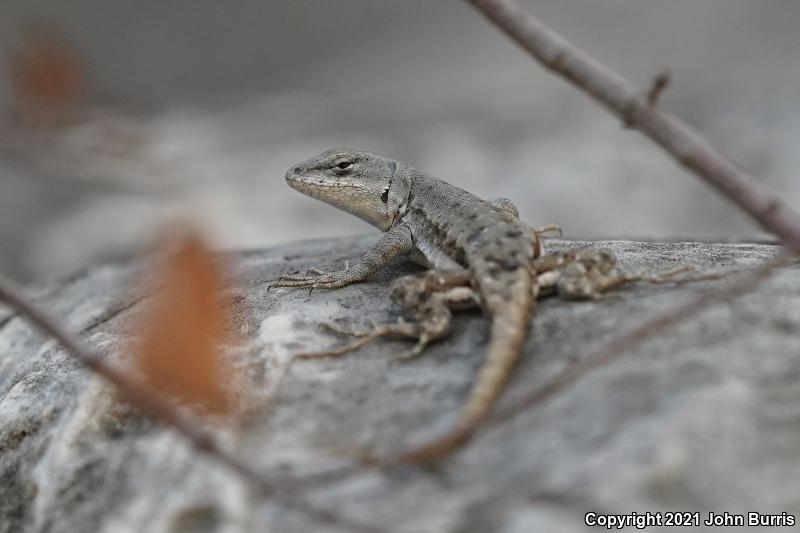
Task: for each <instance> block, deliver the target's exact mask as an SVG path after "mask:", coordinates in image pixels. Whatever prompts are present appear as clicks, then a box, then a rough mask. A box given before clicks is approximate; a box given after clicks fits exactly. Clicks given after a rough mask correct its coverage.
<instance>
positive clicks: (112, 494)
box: [0, 236, 800, 533]
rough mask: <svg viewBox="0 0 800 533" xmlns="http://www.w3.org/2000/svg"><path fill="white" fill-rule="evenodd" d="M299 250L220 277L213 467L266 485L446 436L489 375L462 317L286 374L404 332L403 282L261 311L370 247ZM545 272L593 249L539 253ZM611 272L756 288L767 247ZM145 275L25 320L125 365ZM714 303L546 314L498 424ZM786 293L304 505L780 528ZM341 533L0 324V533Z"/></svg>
mask: <svg viewBox="0 0 800 533" xmlns="http://www.w3.org/2000/svg"><path fill="white" fill-rule="evenodd" d="M372 240H373V239H372V236H370V237H368V238H351V239H340V240H333V241H324V242H321V241H312V242H304V243H299V244H297V243H296V244H291V245H286V246H283V247H277V248H270V249H266V250H259V251H252V252H243V253H236V254H231V255H230V259H231V264H232V265H233V269H234V274H235V279H236V280H237V281H236V284H235V288H234V289H233V291H234V292H235V295H236V301H237V302H238V303H237V307H238V309H239V310H240V312H241V313H240V314H241V330H242V332H243V337H244V338H245V344H244V345H243V346H241V347H239V348H236V349H231V350H229V356H230V358H231V360H232V361H233V363H234V364H235V365H236V366H238V367H239V368H240V369H241V370H242V371H243V372H244V374H245V375H246V376H247V377H248V380H249V385H248V386H247V387H246V390H242V391H240V392H241V394H242V396H244V397H246V398H247V400H248V405H249V406H250V407H249V409H248V412H247V413H246V416H245V417H244V418H243V420H244V422H243V423H242V424H241V427H239V429H238V430H236V431H234V430H232V429H226V430H220V436H221V438H222V440H223V441H224V442H225V443H226V446H228V447H231V448H235V449H238V450H240V451H239V453H240V455H242V456H243V457H246V458H247V460H248V461H249V462H250V463H252V464H253V465H254V468H259V469H260V470H261V471H263V472H266V473H268V474H270V475H278V474H280V475H282V476H284V477H286V476H294V475H303V474H308V473H312V472H318V471H322V470H325V469H326V468H329V467H332V466H334V465H338V464H342V462H343V460H342V458H341V456H340V455H337V452H336V450H341V449H346V448H348V447H349V448H352V447H368V448H370V449H375V450H378V451H381V452H384V453H389V452H395V451H399V450H401V449H404V448H405V447H407V446H409V445H411V444H413V443H417V442H420V441H421V440H424V439H426V438H429V437H431V436H433V435H434V434H436V432H438V431H442V430H443V429H445V428H446V427H447V425H448V423H449V422H451V421H452V419H453V416H454V414H455V413H456V411H457V409H458V407H459V405H460V404H461V402H462V401H463V399H464V397H465V395H466V393H467V391H468V389H469V387H470V384H471V382H472V379H473V377H474V376H475V372H476V369H477V368H478V367H479V365H480V364H481V361H482V359H483V349H484V347H485V341H486V338H485V337H486V332H487V327H486V323H485V321H484V320H483V318H482V317H481V315H480V314H479V313H467V314H463V315H459V317H458V318H457V320H456V322H455V327H454V331H453V335H452V336H451V337H450V338H449V339H448V340H447V341H445V342H441V343H439V344H437V345H435V346H432V347H430V348H429V349H428V351H427V353H426V355H425V356H424V357H422V358H420V359H418V360H416V361H413V362H411V363H407V364H403V365H390V364H389V363H390V361H391V357H392V355H393V354H398V353H399V352H401V351H403V350H404V349H406V348H407V345H406V344H405V343H404V342H403V341H388V340H387V341H378V342H375V343H374V344H372V345H370V346H369V347H368V348H365V349H362V350H361V351H360V352H357V353H354V354H351V355H349V356H346V357H343V358H340V359H326V360H312V361H297V362H295V363H294V364H292V365H291V367H290V366H289V361H290V358H291V355H292V354H293V353H295V352H298V351H305V350H315V349H322V348H326V347H330V346H332V345H335V344H336V343H340V342H344V340H345V339H343V338H342V337H341V336H339V335H336V334H333V333H331V332H328V331H326V330H325V329H322V328H320V327H318V324H319V323H320V322H324V321H333V322H336V323H338V324H341V325H343V326H349V327H359V326H366V325H367V324H368V320H369V319H372V320H375V321H376V322H383V321H390V320H393V319H395V318H396V317H397V314H398V309H397V308H396V307H395V306H394V305H393V304H392V303H391V301H390V299H389V296H388V291H387V282H388V281H389V280H390V279H392V278H394V277H396V276H398V275H401V274H403V273H408V272H413V271H417V270H418V267H415V266H412V265H407V264H398V265H395V266H394V267H393V268H391V269H389V270H388V271H386V272H384V273H382V274H380V275H378V276H376V277H375V278H374V279H372V280H370V282H368V283H364V284H361V285H357V286H351V287H347V288H345V289H341V290H338V291H323V290H320V291H315V292H314V293H313V294H311V295H309V294H308V292H307V291H304V290H299V291H296V290H285V289H280V290H273V291H270V292H267V285H268V281H269V280H271V279H274V278H276V277H277V276H278V275H280V274H282V273H286V272H289V271H293V270H299V271H302V270H305V269H306V268H308V267H311V266H319V267H321V268H323V269H325V268H328V269H334V268H340V267H341V265H343V264H344V262H345V261H346V260H350V261H351V262H352V261H354V260H355V259H357V257H358V256H359V255H360V253H361V252H363V250H364V249H365V248H366V247H367V246H368V245H369V243H370V242H371V241H372ZM549 244H550V247H551V248H560V247H567V246H578V245H581V244H586V243H576V242H565V241H549ZM591 244H593V245H602V246H608V247H610V248H612V249H613V250H614V251H615V252H616V253H617V254H618V256H619V258H620V262H621V265H622V267H623V268H624V269H626V270H634V269H639V268H649V269H654V270H666V269H671V268H674V267H675V266H677V265H692V266H694V267H696V268H697V270H698V271H700V272H731V271H738V270H742V269H748V268H752V267H755V266H756V265H758V264H760V263H761V262H763V261H764V260H766V259H768V258H770V257H773V256H774V255H775V254H776V253H777V251H778V250H777V248H776V247H775V246H767V245H745V244H702V243H648V242H630V241H610V242H598V243H591ZM142 268H143V267H142V265H141V264H140V263H124V264H110V265H106V266H101V267H97V268H93V269H90V270H87V271H85V272H83V273H81V274H78V275H75V276H73V277H72V278H71V279H67V280H63V281H61V282H58V283H50V284H42V285H38V286H35V287H33V288H32V289H31V290H30V291H29V293H30V294H31V295H32V297H33V298H34V299H35V301H36V302H37V303H39V304H40V305H43V306H45V307H46V308H47V309H49V310H50V311H51V312H52V313H53V314H55V315H56V316H58V317H59V318H60V319H61V321H62V322H63V324H64V325H65V326H66V327H67V328H69V329H70V330H72V331H75V332H80V333H81V334H82V336H83V337H85V338H86V339H87V340H88V341H89V342H90V343H91V344H92V345H93V346H95V347H96V348H97V349H99V350H100V351H101V352H102V353H104V354H106V355H105V357H109V358H112V359H113V358H119V357H120V351H121V350H120V346H121V345H122V344H123V343H124V342H125V340H126V338H128V336H129V335H130V330H129V327H128V324H129V323H130V319H131V317H133V316H135V315H136V313H137V312H139V311H140V310H141V309H140V308H141V307H142V304H140V303H139V301H140V298H141V295H138V294H137V292H136V290H137V289H136V287H137V286H138V280H139V277H140V274H141V271H142ZM718 283H721V282H719V281H705V282H697V283H689V284H667V285H658V286H655V285H646V284H637V285H634V286H631V287H627V288H625V289H623V290H620V291H617V292H615V293H613V294H609V295H607V296H606V297H605V298H603V299H601V300H599V301H593V302H587V303H570V302H564V301H560V300H558V299H547V300H543V301H541V303H540V305H539V306H538V309H537V311H536V317H535V319H534V321H533V325H532V335H531V337H530V339H529V341H528V343H527V345H526V348H525V356H524V357H523V358H522V361H521V363H520V365H519V368H518V370H517V372H516V374H515V377H514V379H513V382H512V383H511V385H510V386H509V388H508V390H507V392H506V394H505V395H504V397H503V399H502V400H501V403H502V404H504V405H508V404H509V403H510V402H511V401H513V398H515V397H516V398H518V397H520V395H522V394H525V393H526V392H527V391H531V390H533V389H535V388H537V387H539V386H541V385H542V384H544V383H547V382H548V380H550V379H551V378H552V377H553V376H554V375H555V374H556V373H557V372H558V371H559V370H561V369H563V368H564V367H565V366H566V365H569V364H570V363H572V362H574V361H576V360H579V359H581V358H582V357H585V356H587V355H588V354H590V353H591V352H592V351H593V350H595V349H597V348H598V347H600V346H602V345H603V344H604V343H606V342H607V341H608V340H610V339H612V338H614V337H615V336H617V335H619V334H621V333H622V332H624V331H626V330H628V329H629V328H631V327H633V326H635V325H637V324H639V323H640V322H641V321H643V320H645V319H647V318H648V317H650V316H653V315H655V314H657V313H658V312H660V311H663V310H665V309H668V308H670V307H672V306H674V305H676V304H678V303H680V302H684V301H686V300H687V299H689V298H692V297H693V296H695V295H696V294H697V292H698V291H700V290H703V289H704V288H706V287H710V286H713V285H716V284H718ZM798 331H800V271H798V269H797V267H796V265H793V266H791V267H787V268H783V269H780V270H779V271H778V272H776V273H775V274H774V275H773V276H772V277H771V278H769V279H768V280H767V281H765V282H764V283H762V284H761V285H760V286H759V287H758V288H757V289H756V290H755V291H754V292H752V293H751V294H747V295H746V296H743V297H741V298H736V299H731V300H730V301H726V302H721V303H718V304H714V305H712V306H711V307H710V308H708V309H707V310H705V311H703V312H701V313H699V314H698V315H696V316H695V317H693V318H691V319H690V320H687V321H685V322H683V323H681V324H680V325H677V326H674V327H671V328H669V329H668V330H666V331H665V332H663V333H662V334H659V335H657V336H654V337H652V338H650V339H648V340H647V341H646V342H644V343H643V344H641V345H640V346H637V347H635V348H633V349H631V350H629V351H628V352H627V353H625V354H623V355H622V356H621V357H619V358H618V359H616V360H614V361H612V362H610V363H609V364H606V365H605V366H602V367H601V368H598V369H596V370H595V371H593V372H591V373H589V374H588V375H585V376H584V377H583V378H581V379H580V380H579V381H578V382H577V383H575V384H574V385H572V386H570V387H568V388H567V389H565V390H564V391H562V392H561V393H559V394H558V395H556V396H555V397H554V398H552V399H551V400H550V401H548V402H546V403H544V404H542V405H539V406H537V407H535V408H531V409H529V410H528V411H526V412H523V413H521V414H519V415H518V416H517V417H516V418H514V419H513V420H511V421H510V422H506V423H500V424H492V425H490V426H489V427H486V428H485V429H484V431H482V432H481V433H480V434H479V435H478V436H477V437H476V438H475V439H474V441H473V442H472V443H471V444H470V445H469V446H468V447H467V448H466V449H464V450H462V451H461V452H459V453H458V454H456V455H455V456H453V457H452V458H450V459H449V460H448V461H446V462H445V463H444V464H442V465H441V466H440V467H439V468H437V469H435V470H418V469H415V468H393V469H390V470H387V471H380V472H378V471H363V472H360V473H357V474H356V475H354V476H351V477H348V478H346V479H340V480H338V481H334V482H331V483H328V484H316V485H313V486H312V488H310V489H308V491H307V492H305V493H304V494H305V496H304V498H305V499H306V500H305V501H307V502H311V503H313V505H315V506H316V507H319V508H323V509H328V510H330V511H333V512H335V513H336V514H337V515H339V516H341V517H343V518H344V519H346V520H350V521H357V522H360V523H364V524H367V525H371V526H372V527H374V528H376V529H381V530H383V529H385V530H391V531H413V532H427V531H431V532H442V531H454V532H455V531H458V532H472V531H475V532H477V531H498V532H509V533H511V532H514V533H516V532H527V531H571V530H576V529H578V528H581V527H583V521H584V515H585V514H586V513H588V512H599V513H631V512H633V511H637V512H640V513H641V512H644V511H652V512H656V511H665V510H673V511H674V510H680V511H701V512H703V513H704V512H707V511H716V512H722V511H724V510H727V511H730V512H741V513H746V512H747V511H759V512H762V513H781V512H782V511H789V512H791V510H792V509H795V508H796V507H797V503H798V502H800V484H798V483H797V482H796V480H797V479H798V478H800V461H798V457H800V451H798V450H800V384H798V376H800V359H799V358H798V357H797V334H798ZM329 530H330V531H334V530H337V527H336V526H335V525H333V524H330V523H322V522H320V521H319V520H318V519H316V518H314V517H312V516H310V515H309V514H308V513H306V512H304V511H303V510H302V509H299V506H288V505H286V504H285V503H281V502H280V501H277V500H276V499H275V498H269V497H267V498H260V497H258V496H257V495H256V494H254V493H253V492H252V490H251V489H250V487H249V486H247V485H246V484H245V483H243V482H242V481H240V480H239V479H238V478H237V477H236V476H234V475H233V474H231V473H230V472H229V471H228V470H226V469H225V468H224V467H222V466H220V465H219V464H217V463H216V462H215V461H214V460H213V459H211V458H209V457H207V456H204V455H202V454H199V453H198V452H196V451H194V449H192V448H191V446H189V445H187V443H186V442H185V441H184V440H183V439H182V438H181V437H180V436H178V435H176V434H175V433H174V432H172V431H171V430H168V429H164V428H162V427H159V426H158V425H156V424H154V423H151V422H149V421H148V420H146V419H145V418H143V417H141V416H139V415H137V414H136V412H135V411H134V410H132V409H131V408H128V407H127V406H126V405H125V404H123V403H120V402H119V401H118V400H117V399H116V397H115V394H114V392H113V390H111V389H110V388H109V387H108V386H107V385H105V384H104V383H103V382H102V381H101V380H99V379H98V378H96V377H94V376H91V375H89V374H88V373H87V371H85V370H84V369H82V368H80V367H79V366H78V365H77V364H75V362H74V361H73V360H72V359H71V357H70V356H69V355H68V354H66V353H65V352H64V351H63V350H61V349H59V348H58V346H56V345H55V343H54V342H52V341H51V340H49V339H47V338H46V337H44V336H42V335H41V334H40V333H39V332H37V331H36V330H34V329H32V328H31V327H30V326H29V325H28V324H27V322H25V320H23V319H22V318H20V317H18V316H14V315H13V314H11V313H9V312H8V311H7V310H5V311H4V310H0V532H3V533H6V532H29V533H33V532H37V533H38V532H48V531H98V532H114V533H117V532H128V531H130V532H134V531H136V532H138V531H148V532H157V533H159V532H163V533H182V532H249V531H276V532H307V531H329Z"/></svg>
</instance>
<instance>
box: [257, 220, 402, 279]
mask: <svg viewBox="0 0 800 533" xmlns="http://www.w3.org/2000/svg"><path fill="white" fill-rule="evenodd" d="M413 248H414V240H413V238H412V237H411V230H410V229H408V227H407V226H404V225H400V226H397V227H395V228H393V229H391V230H389V231H387V232H386V233H384V234H383V237H381V239H380V240H379V241H378V243H377V244H376V245H375V246H373V247H372V248H370V249H369V250H367V252H366V253H365V254H364V255H363V256H362V257H361V259H360V260H359V261H358V263H356V264H355V265H353V266H351V267H348V268H345V269H344V270H341V271H339V272H329V273H324V272H319V271H314V272H315V273H314V274H312V275H307V276H284V277H282V278H280V279H278V280H277V281H275V282H274V283H272V284H271V285H270V288H272V287H300V288H303V287H305V288H312V289H314V288H324V289H338V288H339V287H345V286H347V285H350V284H351V283H357V282H359V281H364V280H365V279H367V278H368V277H369V276H370V275H371V274H374V273H375V272H377V271H378V270H380V269H381V268H383V267H384V266H386V265H387V264H388V263H389V261H391V260H392V258H394V257H396V256H398V255H401V254H407V253H408V252H410V251H411V250H412V249H413Z"/></svg>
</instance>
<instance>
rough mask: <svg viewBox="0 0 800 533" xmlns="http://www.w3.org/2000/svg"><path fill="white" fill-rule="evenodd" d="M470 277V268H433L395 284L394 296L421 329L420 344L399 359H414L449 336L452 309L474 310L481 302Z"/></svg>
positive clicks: (419, 330) (417, 333)
mask: <svg viewBox="0 0 800 533" xmlns="http://www.w3.org/2000/svg"><path fill="white" fill-rule="evenodd" d="M470 279H471V277H470V274H469V272H468V271H466V270H431V271H428V272H426V273H424V274H422V275H416V276H404V277H402V278H399V279H397V280H395V281H394V282H393V283H392V286H391V295H392V299H393V300H394V301H395V302H397V303H398V304H400V305H401V306H402V307H403V310H404V312H405V314H406V315H407V316H408V317H409V318H410V319H411V321H412V323H413V324H414V325H415V326H416V328H417V330H416V332H415V337H416V339H417V344H416V345H415V346H414V347H413V348H412V349H411V350H409V351H408V352H406V353H405V354H403V355H401V356H399V357H398V358H397V360H398V361H408V360H411V359H414V358H416V357H418V356H419V355H420V354H421V353H422V351H423V350H424V349H425V346H427V345H428V344H429V343H431V342H433V341H436V340H439V339H442V338H444V337H447V336H448V335H449V334H450V327H451V322H452V318H453V314H452V312H451V309H471V308H474V307H476V306H477V305H478V304H479V299H478V296H477V293H476V292H475V291H474V290H473V289H472V288H471V287H470V286H469V283H470Z"/></svg>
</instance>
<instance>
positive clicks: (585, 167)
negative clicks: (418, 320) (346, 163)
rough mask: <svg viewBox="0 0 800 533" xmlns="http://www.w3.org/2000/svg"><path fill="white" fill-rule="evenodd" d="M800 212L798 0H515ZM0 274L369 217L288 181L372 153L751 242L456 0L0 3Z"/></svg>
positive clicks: (590, 209) (464, 180)
mask: <svg viewBox="0 0 800 533" xmlns="http://www.w3.org/2000/svg"><path fill="white" fill-rule="evenodd" d="M522 3H523V4H525V5H526V7H528V8H530V9H531V10H532V11H533V12H534V13H535V14H536V15H537V16H539V17H540V18H542V19H543V20H544V21H545V22H546V23H548V24H550V25H551V26H552V27H554V28H555V29H557V30H558V31H560V32H562V33H563V34H564V35H565V36H567V37H568V38H569V39H570V40H572V41H573V42H575V43H576V44H578V45H579V46H581V47H583V48H584V49H585V50H587V51H589V52H590V53H591V54H593V55H594V56H596V57H597V58H599V59H600V60H601V61H603V62H605V63H606V64H608V65H609V66H611V67H612V68H614V69H615V70H617V71H619V72H620V73H622V74H624V75H625V76H626V77H628V78H629V79H631V80H633V81H635V82H636V83H637V84H639V85H640V86H642V87H646V86H647V85H648V84H649V83H650V81H651V80H652V78H653V76H654V75H656V74H657V73H658V72H660V71H662V70H664V69H667V68H668V69H669V70H670V71H671V73H672V84H671V85H670V87H669V88H668V89H667V90H666V92H665V93H664V94H663V96H662V99H661V105H662V106H663V107H664V108H666V109H669V110H671V111H674V112H676V113H677V114H678V115H680V116H681V117H683V118H684V119H686V120H687V121H688V122H689V123H691V124H693V125H694V126H696V127H697V128H699V129H700V130H701V131H702V132H703V133H704V134H705V135H706V136H707V137H708V138H709V139H710V140H711V141H712V143H713V144H715V145H716V146H718V147H719V148H721V149H722V150H723V151H724V152H725V153H727V154H728V155H730V156H731V157H732V158H733V159H734V160H735V161H736V162H737V163H739V164H740V165H742V166H743V167H744V168H746V169H748V170H749V171H751V172H753V173H754V174H755V175H756V176H757V177H758V178H759V179H761V180H763V181H765V182H767V183H768V184H769V185H770V186H771V187H773V188H774V189H777V190H778V191H780V193H781V194H782V195H783V196H784V197H785V198H786V199H787V200H788V201H789V202H790V203H793V204H794V205H800V180H797V179H796V178H795V175H796V173H797V169H798V168H799V167H800V150H799V149H798V142H799V141H798V140H799V139H800V112H799V111H800V108H798V101H800V61H798V57H800V34H798V32H797V27H798V25H799V24H800V2H797V1H796V0H772V1H770V2H753V1H751V0H671V1H670V2H664V1H661V0H605V1H603V2H590V1H587V0H522ZM0 48H2V50H3V52H4V54H3V56H2V59H0V61H1V62H0V111H1V114H0V271H2V272H4V273H6V274H9V275H11V276H13V277H15V278H17V279H18V280H21V281H29V280H34V279H38V278H42V277H48V276H60V275H64V274H66V273H69V272H71V271H74V270H76V269H79V268H81V267H83V266H86V265H90V264H94V263H96V262H98V261H101V260H106V259H110V258H118V257H125V256H128V255H130V254H132V253H135V252H136V251H138V250H141V249H142V248H143V247H145V246H147V245H148V244H149V243H151V242H152V241H153V239H154V237H155V236H156V235H157V234H158V233H159V232H160V231H162V230H163V228H164V226H165V224H166V222H167V221H169V220H173V219H174V218H176V217H190V218H193V219H194V220H196V221H198V222H199V223H201V224H202V225H203V226H204V227H205V228H207V230H208V231H209V232H210V233H211V234H212V235H213V236H214V238H215V240H216V243H217V244H218V245H219V246H220V247H223V248H228V249H233V248H245V247H247V248H252V247H261V246H266V245H270V244H274V243H280V242H286V241H292V240H295V239H302V238H321V237H329V236H334V235H347V234H353V233H363V232H367V231H369V228H368V226H367V225H366V224H365V223H362V222H360V221H358V220H357V219H355V218H353V217H352V216H350V215H347V214H343V213H339V212H337V211H336V210H334V209H333V208H330V207H327V206H325V205H323V204H319V203H317V202H315V201H314V200H311V199H309V198H306V197H303V196H301V195H300V194H298V193H296V192H295V191H293V190H291V189H289V187H288V186H286V184H285V182H284V180H283V174H284V172H285V171H286V169H287V168H288V167H289V166H290V165H292V164H293V163H295V162H298V161H300V160H304V159H307V158H308V157H311V156H313V155H316V154H317V153H318V152H321V151H322V150H324V149H326V148H328V147H331V146H350V147H354V148H359V149H364V150H369V151H373V152H378V153H381V154H383V155H387V156H391V157H395V158H398V159H401V160H404V161H407V162H409V163H412V164H414V165H415V166H417V167H418V168H420V169H423V170H425V171H428V172H430V173H432V174H434V175H437V176H439V177H442V178H444V179H446V180H448V181H450V182H452V183H454V184H456V185H459V186H462V187H464V188H466V189H468V190H470V191H472V192H475V193H477V194H479V195H483V196H487V197H489V196H507V197H509V198H512V199H513V200H514V201H515V202H516V204H517V205H518V206H519V208H520V211H521V213H522V216H523V217H524V218H525V219H526V220H527V221H528V222H530V223H532V224H537V225H539V224H545V223H558V224H560V225H561V226H562V227H563V228H564V232H565V236H566V237H568V238H603V237H613V238H623V237H630V238H646V239H698V240H699V239H705V240H748V239H750V240H753V239H762V238H764V235H763V234H762V233H761V232H760V231H759V230H758V228H756V227H755V226H754V225H753V224H752V223H751V222H750V221H749V220H748V219H747V218H746V217H745V216H743V215H742V214H740V213H739V212H738V211H737V209H735V208H734V207H732V206H731V205H729V204H728V203H727V202H726V201H725V200H723V199H721V198H719V197H718V195H717V194H716V193H714V192H712V191H711V190H710V189H709V188H707V187H706V186H705V185H704V184H702V183H701V182H699V181H698V180H697V179H695V178H693V177H692V176H689V175H687V174H686V173H685V172H684V171H683V170H681V169H680V168H679V167H678V166H677V165H676V164H675V163H673V162H672V160H670V159H669V158H668V157H667V156H666V155H664V154H663V153H662V152H661V151H660V150H659V149H657V148H656V147H654V146H653V145H651V143H650V142H648V141H647V140H645V139H643V138H642V137H641V136H640V135H638V134H636V133H634V132H631V131H628V130H625V129H624V128H623V127H621V125H620V124H619V122H618V121H616V120H615V119H613V118H612V117H611V116H610V115H608V114H607V113H606V112H605V111H604V110H602V109H600V108H598V107H597V106H596V105H595V104H594V103H592V102H590V101H589V100H588V99H587V98H586V97H584V96H583V95H581V94H579V93H577V92H576V91H575V90H574V89H572V88H571V87H569V86H568V85H567V84H566V83H564V82H563V81H561V80H560V79H557V78H555V77H553V76H551V75H550V74H548V73H547V72H545V71H544V70H542V69H541V68H540V67H539V66H538V65H537V64H535V63H534V62H533V61H532V60H531V59H530V58H529V57H527V56H526V55H525V54H524V53H523V52H522V51H521V50H519V49H518V48H517V47H516V46H515V45H514V44H512V43H511V42H510V41H509V40H508V39H507V38H506V37H505V36H504V35H502V34H501V33H500V32H498V31H497V30H496V29H495V28H494V27H492V26H490V25H489V24H488V23H487V22H486V21H485V20H484V19H483V18H482V17H481V16H479V14H478V13H477V12H476V11H474V10H473V9H471V8H470V7H469V6H468V5H466V4H465V3H464V2H462V1H459V0H438V1H435V2H432V1H430V0H403V1H402V2H398V1H395V0H342V1H338V2H329V1H320V0H317V1H313V0H293V1H292V2H264V1H263V0H239V1H237V2H227V3H223V2H217V1H215V0H167V1H161V2H155V1H141V2H130V1H127V0H72V1H70V2H52V1H50V0H3V2H2V3H0Z"/></svg>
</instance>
